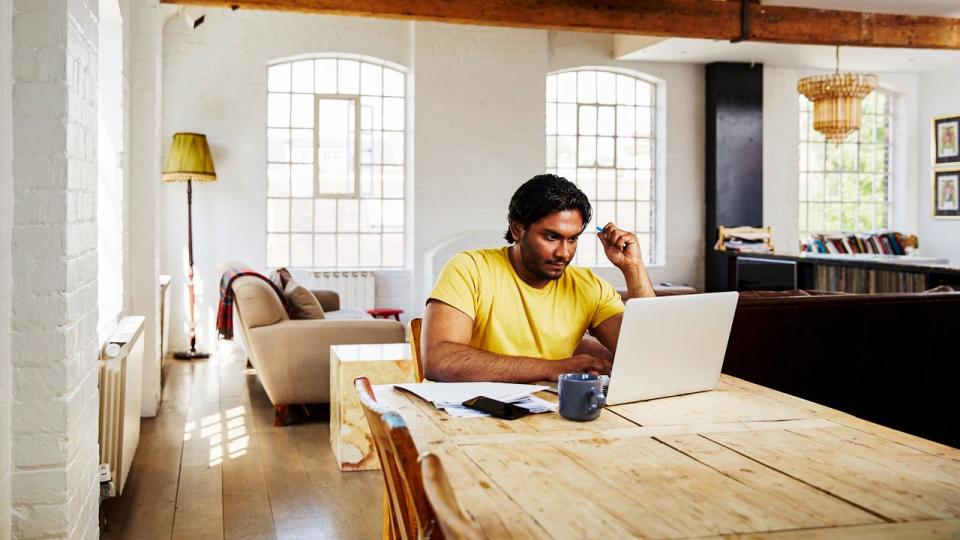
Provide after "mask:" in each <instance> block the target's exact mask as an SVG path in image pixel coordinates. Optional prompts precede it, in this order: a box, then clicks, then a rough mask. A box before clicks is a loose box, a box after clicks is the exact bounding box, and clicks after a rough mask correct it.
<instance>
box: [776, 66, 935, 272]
mask: <svg viewBox="0 0 960 540" xmlns="http://www.w3.org/2000/svg"><path fill="white" fill-rule="evenodd" d="M822 73H823V72H814V71H808V70H797V69H790V68H774V67H764V71H763V216H764V224H765V225H770V226H771V227H772V228H773V242H774V246H775V247H776V249H777V251H778V252H782V253H796V252H797V251H798V249H799V246H798V236H797V235H798V228H799V223H798V220H799V197H800V191H799V181H800V179H799V174H798V170H799V169H798V167H799V165H798V159H799V155H798V153H799V150H798V145H799V131H800V125H799V115H800V108H799V101H798V94H797V81H798V80H799V79H800V78H802V77H807V76H810V75H815V74H822ZM879 78H880V86H881V87H883V88H884V89H886V90H888V91H891V92H893V93H894V94H895V96H896V99H895V101H894V111H893V114H894V119H893V122H894V128H893V135H894V139H893V141H892V146H893V156H892V158H891V166H892V168H893V178H892V181H891V184H890V190H891V191H890V205H891V206H890V213H891V219H890V225H891V229H892V230H896V231H900V232H903V233H906V234H917V233H918V222H917V212H916V208H917V195H918V192H919V189H920V188H921V187H922V184H919V183H918V179H917V177H916V175H915V173H914V172H913V171H916V170H917V169H916V167H917V164H918V163H919V162H921V161H922V160H921V159H920V158H919V156H921V155H922V154H921V153H920V152H921V149H920V145H919V143H918V140H919V137H918V129H920V122H918V120H917V118H918V106H919V105H918V99H919V93H918V81H919V78H918V76H917V75H916V74H913V73H881V74H880V75H879ZM920 239H921V243H923V236H921V237H920Z"/></svg>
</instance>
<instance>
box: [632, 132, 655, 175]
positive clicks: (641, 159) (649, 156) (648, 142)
mask: <svg viewBox="0 0 960 540" xmlns="http://www.w3.org/2000/svg"><path fill="white" fill-rule="evenodd" d="M636 141H637V168H638V169H652V168H653V140H652V139H636Z"/></svg>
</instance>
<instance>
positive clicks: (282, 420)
mask: <svg viewBox="0 0 960 540" xmlns="http://www.w3.org/2000/svg"><path fill="white" fill-rule="evenodd" d="M273 411H274V416H273V426H274V427H283V426H285V425H287V419H288V418H289V417H290V408H289V407H287V406H286V405H274V406H273Z"/></svg>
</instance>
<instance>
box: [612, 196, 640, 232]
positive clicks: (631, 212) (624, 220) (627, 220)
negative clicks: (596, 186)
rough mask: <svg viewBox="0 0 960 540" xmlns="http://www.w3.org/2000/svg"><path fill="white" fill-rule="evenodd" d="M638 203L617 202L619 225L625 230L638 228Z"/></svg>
mask: <svg viewBox="0 0 960 540" xmlns="http://www.w3.org/2000/svg"><path fill="white" fill-rule="evenodd" d="M636 208H637V204H636V203H634V202H632V201H618V202H617V227H620V228H621V229H623V230H625V231H635V230H636V219H635V218H636V212H637V210H636Z"/></svg>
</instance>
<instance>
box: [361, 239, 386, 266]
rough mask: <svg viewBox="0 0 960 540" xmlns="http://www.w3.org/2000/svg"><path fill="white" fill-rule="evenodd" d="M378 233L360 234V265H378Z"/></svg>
mask: <svg viewBox="0 0 960 540" xmlns="http://www.w3.org/2000/svg"><path fill="white" fill-rule="evenodd" d="M380 243H381V240H380V235H379V234H361V235H360V266H380Z"/></svg>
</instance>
